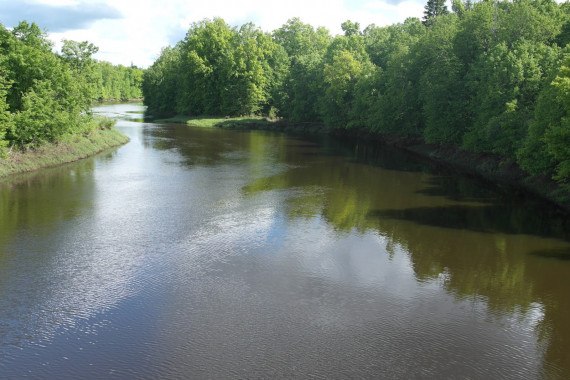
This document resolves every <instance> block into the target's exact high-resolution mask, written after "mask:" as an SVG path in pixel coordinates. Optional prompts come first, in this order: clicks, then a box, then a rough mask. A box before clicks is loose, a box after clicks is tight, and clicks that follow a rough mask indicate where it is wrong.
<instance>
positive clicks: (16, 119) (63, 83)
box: [0, 21, 143, 155]
mask: <svg viewBox="0 0 570 380" xmlns="http://www.w3.org/2000/svg"><path fill="white" fill-rule="evenodd" d="M97 51H98V48H97V47H96V46H94V45H93V44H91V43H89V42H76V41H64V42H63V46H62V48H61V53H60V54H56V53H54V52H53V44H52V43H51V42H50V41H49V40H48V39H47V34H46V33H45V32H44V31H42V30H41V29H40V28H39V27H38V26H37V25H36V24H35V23H32V24H29V23H28V22H25V21H23V22H21V23H20V24H19V25H18V26H17V27H15V28H13V29H12V30H8V29H7V28H5V27H4V26H2V25H1V24H0V155H5V153H6V151H7V149H8V147H10V148H13V147H29V146H37V145H40V144H42V143H44V142H55V141H58V140H59V139H60V138H62V137H63V136H65V135H68V134H73V133H89V132H91V131H93V130H95V129H97V128H104V127H109V123H108V122H107V123H106V124H105V123H104V124H102V123H101V122H98V121H96V120H95V119H94V118H93V117H92V115H91V113H90V112H89V110H90V107H91V105H92V102H93V100H95V99H107V98H117V99H120V98H138V97H140V96H141V89H140V87H141V82H142V72H143V71H142V70H141V69H138V68H136V67H123V66H113V65H111V64H109V63H106V62H97V61H95V60H94V59H93V58H92V55H93V54H94V53H96V52H97Z"/></svg>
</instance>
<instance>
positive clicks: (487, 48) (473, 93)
mask: <svg viewBox="0 0 570 380" xmlns="http://www.w3.org/2000/svg"><path fill="white" fill-rule="evenodd" d="M342 31H343V34H342V35H337V36H332V35H331V34H330V32H329V31H328V30H327V29H325V28H322V27H317V28H315V27H313V26H311V25H309V24H305V23H303V22H302V21H301V20H300V19H298V18H295V19H290V20H288V21H287V23H285V24H284V25H283V26H282V27H281V28H279V29H277V30H274V31H273V32H272V33H267V32H263V31H262V30H261V29H260V28H258V27H256V26H255V25H253V24H252V23H247V24H244V25H242V26H240V27H232V26H230V25H228V24H227V23H226V22H225V21H224V20H223V19H220V18H214V19H211V20H210V19H206V20H203V21H200V22H197V23H194V24H192V25H191V27H190V28H189V30H188V32H187V34H186V37H185V38H184V39H183V40H182V41H180V42H179V43H178V44H176V45H175V46H173V47H166V48H164V49H163V50H162V51H161V53H160V56H159V57H158V58H157V60H156V61H155V62H154V64H153V65H152V66H151V67H150V68H149V69H147V70H145V73H144V76H143V83H142V89H143V96H144V102H145V104H146V105H147V106H148V110H149V112H150V113H152V114H155V115H159V114H160V115H169V114H182V115H221V116H240V115H263V116H271V117H281V118H283V119H284V120H288V121H290V122H294V123H299V122H310V123H320V124H322V125H325V126H326V127H328V128H331V129H338V128H343V129H353V130H364V131H369V132H372V133H377V134H384V135H401V136H416V137H421V138H422V139H424V140H425V141H426V142H427V143H431V144H442V145H445V146H454V147H457V148H460V149H464V150H468V151H472V152H484V153H490V154H494V155H498V156H500V157H505V158H510V159H514V160H516V162H517V163H518V164H519V165H520V167H521V168H523V169H524V170H526V171H527V172H528V173H530V174H532V175H546V176H549V177H551V178H553V179H555V180H557V181H559V182H561V183H567V182H568V180H569V179H570V114H569V112H570V55H569V52H570V50H569V49H570V47H568V43H569V42H570V5H569V4H568V3H563V4H558V3H556V2H555V1H552V0H518V1H512V2H511V1H481V2H476V3H473V2H471V1H470V0H467V1H461V0H454V1H453V3H452V9H447V7H446V6H445V2H443V1H442V0H429V1H428V2H427V4H426V6H425V13H424V17H423V19H422V20H420V19H417V18H408V19H406V20H405V21H404V22H403V23H399V24H394V25H389V26H382V27H379V26H376V25H368V26H366V27H365V28H364V29H362V28H361V26H360V25H359V23H357V22H352V21H346V22H344V23H343V24H342Z"/></svg>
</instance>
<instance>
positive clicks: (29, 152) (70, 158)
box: [0, 129, 129, 178]
mask: <svg viewBox="0 0 570 380" xmlns="http://www.w3.org/2000/svg"><path fill="white" fill-rule="evenodd" d="M128 141H129V138H128V137H127V136H125V135H123V134H122V133H121V132H119V131H118V130H116V129H103V130H97V131H94V132H92V133H90V134H88V135H69V136H67V137H65V138H64V139H63V140H62V141H59V142H57V143H46V144H43V145H41V146H39V147H37V148H27V149H25V150H17V151H13V152H11V153H10V154H9V156H8V158H0V178H2V177H6V176H9V175H14V174H20V173H26V172H31V171H35V170H38V169H43V168H48V167H53V166H58V165H62V164H66V163H70V162H74V161H78V160H80V159H83V158H86V157H89V156H93V155H95V154H97V153H100V152H103V151H105V150H107V149H110V148H114V147H117V146H120V145H123V144H126V143H127V142H128Z"/></svg>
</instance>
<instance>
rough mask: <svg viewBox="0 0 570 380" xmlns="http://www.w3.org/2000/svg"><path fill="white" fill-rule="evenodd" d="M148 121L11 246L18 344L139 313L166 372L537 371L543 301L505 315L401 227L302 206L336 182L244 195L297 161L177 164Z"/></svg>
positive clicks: (8, 280) (6, 340) (11, 321)
mask: <svg viewBox="0 0 570 380" xmlns="http://www.w3.org/2000/svg"><path fill="white" fill-rule="evenodd" d="M111 108H112V107H111ZM121 112H122V111H121V109H120V108H119V109H118V110H117V111H116V113H118V114H120V113H121ZM122 123H123V122H121V125H120V127H121V128H123V124H122ZM141 129H142V128H138V129H137V128H130V127H125V128H123V130H124V131H125V132H126V133H128V134H129V135H130V137H131V143H130V144H128V145H126V146H124V147H122V148H120V149H119V150H118V151H116V152H115V154H114V155H113V156H112V159H108V158H106V157H105V156H103V157H100V158H98V159H97V160H96V165H95V167H96V170H95V171H89V172H87V173H83V174H82V175H84V176H89V178H91V179H90V180H89V181H83V182H80V183H78V184H77V186H75V187H74V192H73V194H75V195H73V194H66V196H69V197H74V196H77V197H85V195H86V194H90V193H89V191H93V189H94V191H93V194H92V196H90V197H88V199H83V202H85V204H84V207H82V208H80V211H79V212H78V213H77V214H71V215H70V216H69V217H68V218H64V219H62V220H60V221H59V222H57V223H55V224H53V225H50V224H49V223H48V224H45V225H37V226H35V225H29V226H26V227H24V228H23V229H22V230H20V233H19V235H18V236H17V239H15V240H14V242H13V243H12V244H11V245H10V246H9V247H8V248H7V249H9V250H11V251H12V252H14V253H15V255H12V258H11V260H10V265H9V266H0V289H1V290H2V293H0V295H6V294H7V295H8V296H0V310H2V311H3V313H2V315H0V332H1V334H2V342H3V344H4V346H2V350H3V351H4V347H6V344H14V345H15V347H16V346H20V347H21V346H24V347H25V344H23V345H22V344H21V343H22V341H23V340H26V343H27V344H37V345H48V344H49V342H50V341H53V340H55V339H53V337H54V336H56V338H57V333H58V332H60V333H61V334H60V335H59V336H60V337H61V336H62V334H63V336H65V337H66V338H67V337H69V336H70V337H71V339H74V338H75V336H76V335H74V334H77V332H75V333H74V334H70V335H69V336H67V335H65V334H64V333H65V332H66V331H71V330H73V329H74V327H76V326H80V327H79V328H81V329H85V330H84V331H81V332H83V333H90V334H94V333H95V332H92V331H88V330H90V329H91V330H93V331H94V330H97V329H99V332H98V333H99V334H101V333H104V332H105V331H106V332H107V335H113V331H112V330H110V329H111V327H113V326H117V325H121V323H120V322H124V320H121V318H123V319H124V318H125V316H126V315H128V318H130V319H128V323H129V330H128V332H129V334H126V333H125V332H124V331H121V332H118V333H117V335H119V336H121V340H120V341H119V343H121V344H125V345H127V346H128V345H129V344H132V343H133V342H137V343H138V341H137V340H136V338H129V337H128V336H126V335H133V336H145V337H147V336H149V335H152V336H153V338H152V339H153V340H152V341H150V340H149V341H145V342H142V343H147V344H148V345H147V346H145V349H144V350H145V352H146V353H148V352H152V353H153V354H155V355H156V357H151V359H152V361H151V362H152V363H153V364H156V367H157V368H160V369H165V370H168V371H169V372H167V373H166V374H163V375H164V376H165V377H167V375H168V374H170V375H172V377H179V378H185V377H188V375H189V374H192V375H195V374H196V373H197V372H196V371H197V370H199V369H204V368H207V369H209V370H212V371H215V370H218V371H219V372H207V371H206V372H205V373H203V374H204V377H213V376H211V375H212V373H217V374H220V375H228V374H231V373H232V372H228V371H231V370H232V369H235V368H238V367H239V368H246V369H247V368H249V369H250V370H255V369H258V370H259V368H260V366H263V365H268V366H274V368H273V369H272V370H273V371H274V372H271V370H270V369H268V368H264V369H265V372H263V371H262V372H261V374H263V375H267V374H270V373H287V372H286V371H287V370H290V369H291V368H298V370H299V372H297V373H293V375H295V374H299V373H302V374H312V375H315V377H318V376H321V377H325V378H326V377H331V376H333V375H339V376H340V374H342V375H345V377H347V378H348V377H366V375H370V373H382V369H384V370H386V369H392V370H394V371H396V372H395V377H398V378H407V377H408V378H409V377H411V375H417V376H420V375H421V376H423V377H434V376H435V375H436V374H437V375H441V377H447V378H456V377H460V376H463V375H464V374H465V373H470V374H473V377H476V378H486V377H489V375H493V376H495V377H507V376H510V377H515V375H520V376H522V377H525V376H526V377H532V378H536V377H538V371H539V368H540V366H541V363H540V359H541V351H540V350H541V347H540V345H539V342H538V337H537V335H538V334H537V325H538V324H539V323H540V322H541V321H542V319H543V318H544V310H543V308H542V305H540V304H539V303H534V304H532V305H531V307H530V308H528V309H525V310H518V309H517V310H509V311H505V312H501V311H499V312H497V311H493V310H490V308H489V307H488V303H487V300H486V299H485V297H482V296H477V297H473V298H467V297H463V298H461V297H460V296H455V295H454V294H452V293H450V292H447V291H446V287H445V285H446V278H445V271H444V272H443V273H444V274H443V275H441V276H440V277H436V278H433V279H431V278H428V279H424V280H423V281H419V280H417V279H416V274H415V272H414V269H413V265H412V264H413V263H412V261H411V258H412V256H411V255H410V252H407V251H406V248H405V246H403V245H400V244H397V243H394V242H393V241H391V240H390V238H389V237H387V236H383V235H381V234H380V233H378V232H377V231H374V230H372V229H371V230H369V232H366V233H361V232H358V231H356V230H354V229H353V230H348V231H339V230H337V229H335V228H334V226H333V225H331V224H329V223H328V222H327V219H326V218H324V217H322V216H321V215H319V214H318V213H316V214H315V215H312V216H307V215H304V216H303V217H302V218H293V217H291V215H290V214H289V213H288V211H290V210H289V209H288V208H289V207H290V205H291V202H290V201H291V200H294V199H295V198H296V197H301V198H302V197H306V196H308V195H310V194H308V193H307V192H310V191H312V190H314V191H315V192H316V193H317V194H319V196H320V195H322V194H323V192H322V188H319V187H318V186H314V187H312V188H311V189H312V190H309V189H306V188H305V189H303V190H302V189H300V188H283V189H278V190H266V191H251V192H248V191H244V188H246V187H247V186H248V185H250V184H251V183H252V182H255V181H256V180H259V179H260V178H261V179H262V178H264V177H266V176H273V175H275V174H276V173H279V172H280V171H283V170H287V166H286V165H275V160H271V159H268V160H263V159H262V157H259V156H257V157H251V158H252V159H251V160H246V159H247V158H248V156H244V155H243V149H244V148H243V147H239V149H237V150H236V152H237V153H235V154H232V153H228V154H226V155H224V156H223V157H222V161H223V162H222V163H221V164H220V163H219V162H218V163H217V164H211V163H209V164H208V165H192V166H183V165H182V164H180V165H174V164H171V163H176V162H178V163H180V162H182V161H183V159H182V158H181V157H178V156H179V153H178V151H176V150H157V149H153V144H152V141H154V140H153V139H155V136H154V135H153V134H149V133H146V134H145V133H143V132H142V131H141ZM144 139H147V140H149V141H150V142H151V143H150V144H146V145H145V144H144V141H143V140H144ZM258 143H260V144H261V145H263V139H260V141H258ZM259 148H260V149H259V150H258V151H257V154H260V155H266V154H269V153H270V149H267V147H264V146H260V147H259ZM244 161H245V162H244ZM165 162H167V163H168V164H166V165H165ZM264 163H265V164H264ZM73 175H75V176H77V175H81V174H77V173H76V174H73ZM81 186H84V187H83V188H82V187H81ZM415 254H416V255H418V254H421V252H416V253H415ZM155 303H156V306H155ZM137 304H142V305H137ZM122 307H126V309H123V310H119V311H118V312H117V314H118V316H117V315H115V316H114V318H117V319H119V321H117V319H115V320H110V319H111V317H112V316H113V311H117V308H122ZM148 308H153V310H154V311H153V312H148V311H145V310H146V309H148ZM157 309H158V310H157ZM141 310H143V311H145V313H148V314H144V315H137V313H136V312H137V311H141ZM121 314H122V315H121ZM157 314H160V316H159V317H156V315H157ZM149 315H152V317H148V316H149ZM145 318H151V319H149V320H146V319H145ZM85 321H88V322H86V323H82V322H85ZM104 323H108V324H109V326H111V327H109V328H108V329H106V328H103V327H100V325H101V324H104ZM149 329H150V330H152V332H149V331H148V330H149ZM109 331H111V332H109ZM131 332H132V334H130V333H131ZM145 334H146V335H145ZM64 340H65V339H60V340H59V341H60V343H62V345H63V347H67V346H65V345H66V344H67V345H72V344H71V343H69V342H67V343H66V342H61V341H64ZM113 342H115V341H113ZM101 345H102V347H104V343H101ZM129 347H130V346H129ZM131 349H132V350H133V352H134V354H132V356H133V357H134V358H133V357H131V358H130V359H129V360H134V362H132V361H129V362H125V363H119V364H122V365H123V366H127V367H131V368H133V367H136V366H137V364H138V362H137V360H139V361H141V362H142V361H144V362H145V363H146V362H149V361H148V360H147V359H148V357H145V358H138V359H137V358H136V356H137V355H136V354H137V353H138V352H139V351H137V348H134V349H133V348H132V347H131ZM70 350H71V349H70ZM7 351H8V350H5V351H4V352H2V353H6V352H7ZM96 351H97V350H94V354H95V355H97V352H96ZM272 355H275V357H272ZM161 358H164V359H163V360H164V361H163V362H161ZM322 358H327V359H328V360H329V362H326V363H323V362H322ZM0 360H1V359H0ZM319 360H321V361H319ZM212 363H213V364H214V365H211V366H210V364H212ZM265 363H267V364H265ZM115 364H116V363H115ZM119 364H117V365H119ZM371 365H377V366H378V368H371V367H370V366H371ZM295 366H298V367H295ZM367 366H368V367H367ZM402 369H407V370H409V371H411V372H409V373H407V375H409V376H405V375H406V373H405V371H404V372H398V370H400V371H401V370H402ZM361 370H362V372H358V371H361ZM275 371H276V372H275ZM343 371H356V372H343ZM374 371H377V372H374ZM378 371H380V372H378ZM414 371H415V372H414ZM422 371H423V372H422ZM124 373H125V372H124ZM198 373H199V372H198ZM248 373H249V374H253V373H255V372H248ZM134 374H135V375H136V374H137V372H136V371H135V372H134ZM138 374H139V375H140V372H139V373H138ZM208 375H210V376H208ZM219 377H227V376H219ZM254 377H255V376H254ZM259 377H264V376H259ZM265 377H267V376H265Z"/></svg>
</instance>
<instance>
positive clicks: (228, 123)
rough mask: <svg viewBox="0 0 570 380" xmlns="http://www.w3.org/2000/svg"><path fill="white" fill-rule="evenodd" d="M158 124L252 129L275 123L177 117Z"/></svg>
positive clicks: (262, 119)
mask: <svg viewBox="0 0 570 380" xmlns="http://www.w3.org/2000/svg"><path fill="white" fill-rule="evenodd" d="M154 121H155V122H157V123H183V124H186V125H188V126H191V127H200V128H214V127H221V128H251V127H254V126H270V125H273V124H274V123H275V121H272V120H269V119H267V118H265V117H261V116H245V117H217V116H183V115H176V116H173V117H170V118H167V119H155V120H154Z"/></svg>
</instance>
